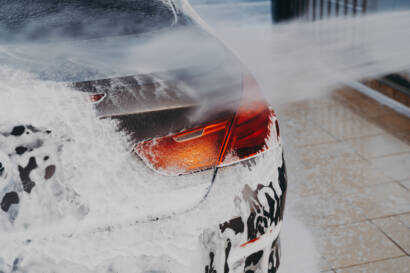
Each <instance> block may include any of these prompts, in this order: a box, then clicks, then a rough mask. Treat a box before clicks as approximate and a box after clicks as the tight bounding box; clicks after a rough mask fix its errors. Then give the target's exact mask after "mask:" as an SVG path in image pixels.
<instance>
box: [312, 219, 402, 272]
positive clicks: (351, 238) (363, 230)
mask: <svg viewBox="0 0 410 273" xmlns="http://www.w3.org/2000/svg"><path fill="white" fill-rule="evenodd" d="M315 233H316V234H317V236H318V238H319V239H318V243H319V244H320V246H319V251H320V252H321V254H322V255H323V256H324V257H325V258H326V259H327V260H328V261H329V263H330V264H331V265H332V267H333V268H340V267H347V266H352V265H357V264H362V263H367V262H371V261H377V260H381V259H386V258H392V257H398V256H402V255H403V252H402V251H401V250H400V249H399V248H398V247H397V246H396V245H394V244H393V243H392V242H391V241H390V240H389V239H388V238H387V237H386V236H385V235H384V234H383V233H382V232H380V231H379V230H378V229H377V228H376V227H375V226H374V225H372V224H370V223H368V222H364V223H359V224H352V225H345V226H337V227H328V228H324V229H322V230H316V231H315Z"/></svg>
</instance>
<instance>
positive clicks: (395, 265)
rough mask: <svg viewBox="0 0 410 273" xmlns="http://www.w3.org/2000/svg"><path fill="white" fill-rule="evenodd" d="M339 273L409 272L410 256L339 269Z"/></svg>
mask: <svg viewBox="0 0 410 273" xmlns="http://www.w3.org/2000/svg"><path fill="white" fill-rule="evenodd" d="M336 272H337V273H408V272H410V257H408V256H405V257H399V258H394V259H388V260H384V261H379V262H375V263H369V264H364V265H359V266H354V267H350V268H346V269H338V270H336Z"/></svg>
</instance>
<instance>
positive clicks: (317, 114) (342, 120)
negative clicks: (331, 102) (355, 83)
mask: <svg viewBox="0 0 410 273" xmlns="http://www.w3.org/2000/svg"><path fill="white" fill-rule="evenodd" d="M309 117H310V120H312V121H313V122H314V123H316V124H317V125H318V126H320V127H321V128H323V129H324V130H326V131H327V132H328V133H330V134H331V135H332V136H334V137H336V138H338V139H350V138H357V137H363V136H372V135H377V134H381V133H382V132H383V131H382V129H380V128H379V127H378V126H376V125H374V124H373V123H371V122H369V121H367V120H366V119H364V118H362V117H361V115H360V114H358V113H356V112H354V111H353V110H351V109H349V108H347V107H346V106H332V107H328V108H320V109H315V110H313V111H311V113H310V114H309Z"/></svg>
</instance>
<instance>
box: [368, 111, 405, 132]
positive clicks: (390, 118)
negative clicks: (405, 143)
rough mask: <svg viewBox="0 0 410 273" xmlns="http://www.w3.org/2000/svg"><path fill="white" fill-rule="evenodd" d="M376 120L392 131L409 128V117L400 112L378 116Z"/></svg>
mask: <svg viewBox="0 0 410 273" xmlns="http://www.w3.org/2000/svg"><path fill="white" fill-rule="evenodd" d="M376 121H377V122H379V123H380V124H381V125H383V126H385V127H386V128H388V129H390V130H392V131H408V130H410V119H409V118H407V117H405V116H402V115H400V114H393V115H387V116H382V117H378V118H377V119H376Z"/></svg>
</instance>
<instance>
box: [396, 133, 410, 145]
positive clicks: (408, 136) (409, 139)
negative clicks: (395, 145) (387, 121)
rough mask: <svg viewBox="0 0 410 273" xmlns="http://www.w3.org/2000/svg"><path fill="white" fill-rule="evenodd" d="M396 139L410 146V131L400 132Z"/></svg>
mask: <svg viewBox="0 0 410 273" xmlns="http://www.w3.org/2000/svg"><path fill="white" fill-rule="evenodd" d="M396 137H397V138H400V139H401V140H402V141H404V142H405V143H407V145H410V131H403V132H398V133H396Z"/></svg>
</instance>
